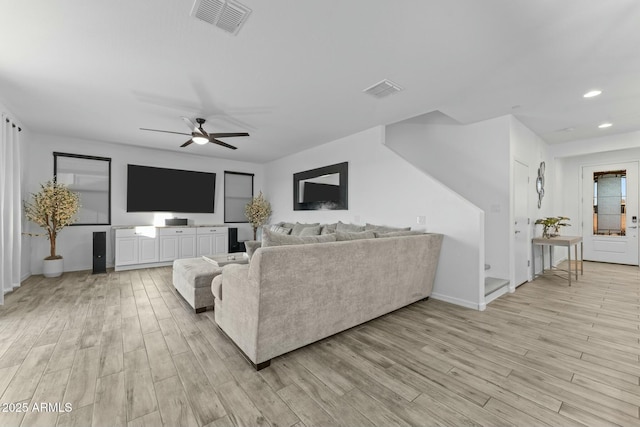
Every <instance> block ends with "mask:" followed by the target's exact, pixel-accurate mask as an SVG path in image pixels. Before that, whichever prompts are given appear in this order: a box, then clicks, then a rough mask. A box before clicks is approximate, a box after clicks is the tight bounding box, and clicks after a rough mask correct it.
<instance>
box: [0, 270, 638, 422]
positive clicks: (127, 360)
mask: <svg viewBox="0 0 640 427" xmlns="http://www.w3.org/2000/svg"><path fill="white" fill-rule="evenodd" d="M639 327H640V271H639V269H638V268H637V267H630V266H615V265H608V264H597V263H585V273H584V276H583V277H581V278H580V280H579V281H578V282H574V283H573V286H572V287H568V286H567V283H566V281H565V280H564V279H562V278H560V277H555V276H549V277H542V278H539V279H537V280H536V281H534V282H531V283H528V284H525V285H523V286H521V287H519V288H518V290H517V292H516V293H514V294H508V295H505V296H503V297H501V298H499V299H498V300H496V301H494V302H492V303H491V304H490V305H489V307H488V309H487V310H486V311H485V312H478V311H473V310H468V309H464V308H461V307H457V306H454V305H450V304H447V303H443V302H440V301H435V300H429V301H426V302H419V303H416V304H413V305H411V306H409V307H406V308H403V309H401V310H398V311H396V312H394V313H391V314H389V315H387V316H384V317H381V318H379V319H376V320H374V321H371V322H369V323H367V324H365V325H361V326H359V327H356V328H353V329H351V330H349V331H345V332H343V333H341V334H338V335H336V336H334V337H330V338H328V339H325V340H323V341H320V342H318V343H315V344H312V345H310V346H307V347H305V348H303V349H300V350H297V351H294V352H292V353H289V354H287V355H284V356H282V357H279V358H276V359H274V360H273V362H272V364H271V366H270V367H269V368H266V369H264V370H262V371H260V372H255V371H254V370H253V369H252V368H251V367H250V365H249V364H248V363H247V362H246V361H245V360H244V359H243V358H242V356H241V355H240V354H239V353H238V351H237V350H236V348H235V347H234V346H233V345H232V344H231V343H230V342H229V341H228V340H227V338H226V337H225V336H224V335H223V334H222V333H221V332H220V331H219V330H218V329H217V327H216V326H215V323H214V322H213V313H212V312H211V311H209V312H206V313H201V314H194V313H193V311H192V310H191V309H190V308H189V307H188V306H187V304H186V303H185V302H184V301H183V300H182V298H181V297H180V296H179V295H178V294H177V293H176V292H175V290H174V289H173V286H172V284H171V269H170V268H169V267H163V268H156V269H147V270H137V271H130V272H109V273H108V274H101V275H91V274H89V273H88V272H75V273H65V274H64V275H63V277H61V278H58V279H45V278H43V277H42V276H34V277H31V278H29V279H28V280H27V281H25V283H23V285H22V286H21V287H20V288H19V289H17V290H16V291H15V292H13V293H10V294H8V295H6V299H5V305H4V306H3V307H1V308H0V405H1V406H0V425H2V426H35V425H45V426H53V425H59V426H75V425H77V426H85V425H93V426H128V427H131V426H159V425H165V426H268V425H271V426H283V427H288V426H300V427H301V426H315V425H318V426H323V425H327V426H410V425H417V426H459V425H469V426H513V425H522V426H534V425H541V426H581V425H592V426H604V425H620V426H638V425H640V418H639V417H640V413H639V411H640V359H639V355H640V341H639V339H640V330H639ZM43 403H49V404H56V403H57V404H59V405H58V406H57V407H56V406H55V405H54V406H49V407H48V408H45V409H44V410H41V411H35V410H34V405H36V404H37V406H36V407H37V408H41V404H43ZM65 404H69V405H70V406H71V408H72V410H71V411H70V412H65V410H64V408H65V407H64V405H65ZM25 407H26V408H27V409H28V410H27V411H26V412H18V411H17V408H25ZM6 411H8V412H6Z"/></svg>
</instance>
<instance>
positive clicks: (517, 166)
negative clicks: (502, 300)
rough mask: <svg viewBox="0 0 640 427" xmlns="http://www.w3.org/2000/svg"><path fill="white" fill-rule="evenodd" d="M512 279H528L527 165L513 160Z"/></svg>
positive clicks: (519, 281)
mask: <svg viewBox="0 0 640 427" xmlns="http://www.w3.org/2000/svg"><path fill="white" fill-rule="evenodd" d="M513 176H514V187H513V203H514V211H513V212H514V214H513V217H514V227H513V230H514V231H513V232H514V238H513V240H514V251H513V254H514V255H513V256H514V280H515V282H514V283H515V285H516V286H518V285H521V284H523V283H524V282H526V281H528V280H529V247H530V242H531V240H530V238H529V229H530V227H529V223H530V220H529V197H528V196H529V166H527V165H525V164H523V163H520V162H518V161H515V162H514V171H513Z"/></svg>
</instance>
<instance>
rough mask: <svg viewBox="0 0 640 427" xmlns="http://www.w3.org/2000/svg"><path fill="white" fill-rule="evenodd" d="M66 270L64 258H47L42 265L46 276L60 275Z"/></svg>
mask: <svg viewBox="0 0 640 427" xmlns="http://www.w3.org/2000/svg"><path fill="white" fill-rule="evenodd" d="M63 271H64V260H63V259H62V258H58V259H45V260H44V264H43V265H42V274H43V275H44V277H60V276H61V275H62V272H63Z"/></svg>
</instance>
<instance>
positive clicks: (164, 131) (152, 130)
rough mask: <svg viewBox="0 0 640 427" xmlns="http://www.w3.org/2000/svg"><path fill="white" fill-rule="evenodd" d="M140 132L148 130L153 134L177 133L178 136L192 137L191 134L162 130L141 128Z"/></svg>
mask: <svg viewBox="0 0 640 427" xmlns="http://www.w3.org/2000/svg"><path fill="white" fill-rule="evenodd" d="M140 130H148V131H151V132H163V133H175V134H176V135H187V136H189V135H191V134H190V133H184V132H173V131H170V130H160V129H147V128H140Z"/></svg>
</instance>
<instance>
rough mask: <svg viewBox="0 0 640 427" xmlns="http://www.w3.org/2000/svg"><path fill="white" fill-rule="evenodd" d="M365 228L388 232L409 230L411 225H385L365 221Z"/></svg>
mask: <svg viewBox="0 0 640 427" xmlns="http://www.w3.org/2000/svg"><path fill="white" fill-rule="evenodd" d="M364 229H365V230H371V231H377V232H379V233H389V232H391V231H409V230H411V227H387V226H386V225H375V224H369V223H366V224H365V226H364Z"/></svg>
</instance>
